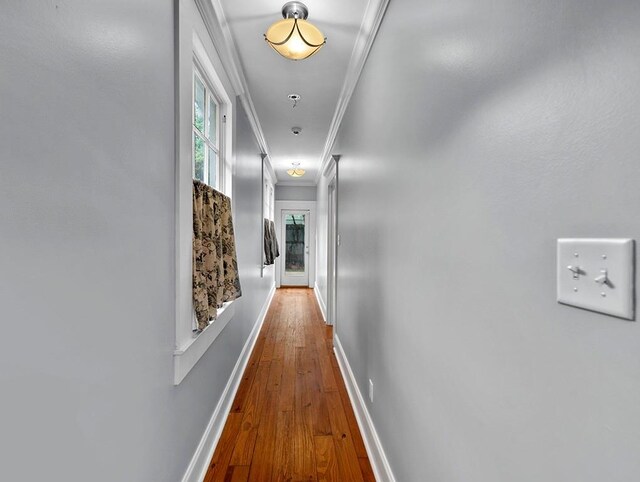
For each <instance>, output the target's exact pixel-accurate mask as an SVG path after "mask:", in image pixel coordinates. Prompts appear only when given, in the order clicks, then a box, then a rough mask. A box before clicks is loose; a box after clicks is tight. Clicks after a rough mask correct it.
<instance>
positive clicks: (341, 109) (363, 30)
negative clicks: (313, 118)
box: [316, 0, 389, 183]
mask: <svg viewBox="0 0 640 482" xmlns="http://www.w3.org/2000/svg"><path fill="white" fill-rule="evenodd" d="M388 5H389V0H369V4H368V5H367V9H366V10H365V12H364V17H363V18H362V23H361V24H360V31H359V32H358V37H357V38H356V43H355V45H354V46H353V51H352V52H351V60H349V67H348V69H347V75H346V76H345V79H344V84H342V90H341V91H340V97H338V105H337V106H336V110H335V112H334V114H333V119H332V120H331V125H330V127H329V134H328V135H327V140H326V142H325V144H324V149H323V151H322V158H321V159H322V165H321V166H320V169H319V170H318V174H317V175H316V183H318V181H319V180H320V177H321V176H322V172H323V171H324V168H325V165H326V163H327V162H329V159H330V158H331V154H332V153H331V150H332V149H333V145H334V143H335V141H336V136H337V135H338V129H340V124H341V123H342V118H343V117H344V114H345V112H346V111H347V107H348V105H349V102H350V101H351V96H352V95H353V91H354V90H355V88H356V85H357V83H358V79H359V78H360V74H361V73H362V69H363V68H364V64H365V62H366V61H367V57H368V56H369V52H370V51H371V46H372V45H373V41H374V40H375V38H376V34H377V33H378V28H379V27H380V23H381V22H382V18H383V17H384V13H385V11H386V10H387V6H388Z"/></svg>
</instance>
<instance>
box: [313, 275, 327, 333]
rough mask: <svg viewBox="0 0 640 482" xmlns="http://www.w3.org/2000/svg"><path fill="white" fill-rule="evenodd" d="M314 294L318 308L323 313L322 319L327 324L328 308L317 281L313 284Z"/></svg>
mask: <svg viewBox="0 0 640 482" xmlns="http://www.w3.org/2000/svg"><path fill="white" fill-rule="evenodd" d="M313 292H314V293H315V294H316V300H318V306H319V307H320V312H321V313H322V319H323V320H324V322H325V323H326V322H327V306H326V305H325V303H324V300H323V299H322V294H321V293H320V289H319V288H318V282H317V281H316V282H315V283H314V284H313Z"/></svg>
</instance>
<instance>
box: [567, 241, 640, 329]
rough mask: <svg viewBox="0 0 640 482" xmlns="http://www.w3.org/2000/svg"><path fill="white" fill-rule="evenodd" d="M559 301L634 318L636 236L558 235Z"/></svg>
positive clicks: (621, 316) (630, 318) (629, 318)
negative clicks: (614, 237)
mask: <svg viewBox="0 0 640 482" xmlns="http://www.w3.org/2000/svg"><path fill="white" fill-rule="evenodd" d="M557 263H558V268H557V270H558V272H557V276H558V302H559V303H563V304H566V305H572V306H577V307H579V308H584V309H587V310H591V311H598V312H600V313H606V314H608V315H613V316H618V317H620V318H625V319H628V320H633V319H634V316H635V313H634V308H635V307H634V301H635V300H634V242H633V240H632V239H589V238H585V239H574V238H567V239H558V261H557Z"/></svg>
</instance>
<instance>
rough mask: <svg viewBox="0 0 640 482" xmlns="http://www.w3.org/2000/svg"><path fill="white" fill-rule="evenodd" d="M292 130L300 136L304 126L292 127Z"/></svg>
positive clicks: (295, 134)
mask: <svg viewBox="0 0 640 482" xmlns="http://www.w3.org/2000/svg"><path fill="white" fill-rule="evenodd" d="M291 132H293V135H294V136H299V135H300V133H301V132H302V127H292V128H291Z"/></svg>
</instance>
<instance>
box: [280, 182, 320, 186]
mask: <svg viewBox="0 0 640 482" xmlns="http://www.w3.org/2000/svg"><path fill="white" fill-rule="evenodd" d="M277 185H278V186H298V187H300V186H314V187H315V185H316V183H315V181H278V183H277Z"/></svg>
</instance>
